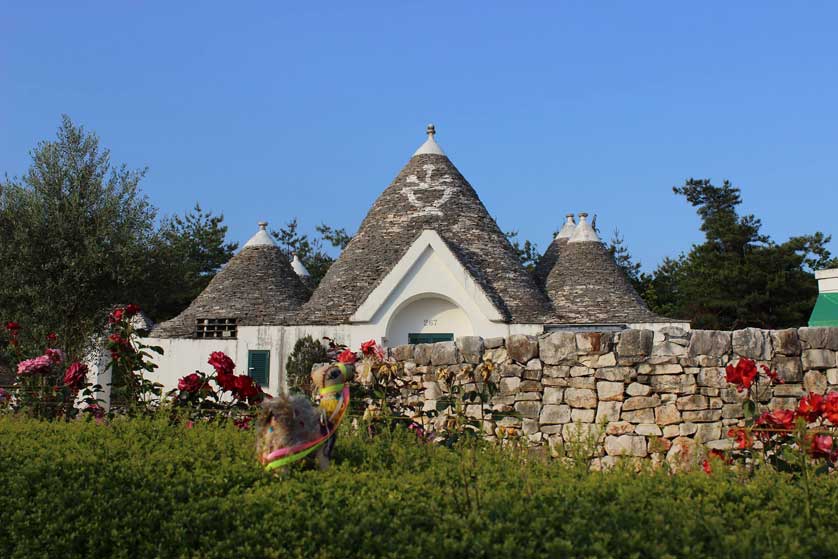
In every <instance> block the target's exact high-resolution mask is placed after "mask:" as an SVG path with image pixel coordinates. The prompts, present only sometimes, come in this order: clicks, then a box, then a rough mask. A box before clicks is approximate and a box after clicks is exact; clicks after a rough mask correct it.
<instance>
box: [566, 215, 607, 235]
mask: <svg viewBox="0 0 838 559" xmlns="http://www.w3.org/2000/svg"><path fill="white" fill-rule="evenodd" d="M586 241H596V242H599V235H597V234H596V231H594V228H593V227H592V226H591V224H590V223H588V214H587V213H586V212H580V213H579V225H577V226H576V229H574V230H573V235H571V237H570V240H569V241H568V242H570V243H583V242H586Z"/></svg>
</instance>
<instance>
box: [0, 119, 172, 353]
mask: <svg viewBox="0 0 838 559" xmlns="http://www.w3.org/2000/svg"><path fill="white" fill-rule="evenodd" d="M31 156H32V165H31V167H30V168H29V170H28V171H27V173H26V174H25V175H24V176H23V178H21V179H16V178H15V179H10V178H8V177H6V180H5V181H4V182H2V183H0V238H2V239H3V242H2V243H0V269H2V270H3V274H4V281H3V282H2V283H1V284H0V309H3V312H4V313H5V314H6V316H5V317H4V318H5V319H6V320H14V319H17V320H24V319H25V321H26V323H27V324H28V325H30V328H32V329H33V331H34V333H35V334H36V336H37V337H39V338H43V336H45V335H46V334H47V333H48V332H55V333H57V334H58V336H59V337H60V339H61V340H62V341H63V343H64V346H65V349H66V350H67V351H69V352H71V353H73V354H80V353H82V350H83V349H84V347H85V345H86V344H87V342H88V336H89V334H90V333H91V332H92V331H93V330H94V329H95V327H96V325H97V324H101V323H102V322H103V318H104V315H105V313H106V310H105V309H106V308H107V307H108V306H109V305H111V304H112V303H114V302H116V301H119V300H120V299H121V298H122V297H124V296H125V294H126V293H130V292H131V290H132V288H133V287H134V284H135V281H136V280H137V279H138V278H141V277H143V275H144V265H145V255H147V254H148V253H149V251H150V250H151V247H152V243H153V237H154V229H153V223H154V218H155V213H156V212H155V209H154V208H153V207H152V206H151V205H150V204H149V202H148V200H147V199H146V198H145V196H143V195H142V194H141V192H140V189H139V182H140V180H141V179H142V177H143V176H144V175H145V170H144V169H140V170H129V169H128V168H126V167H125V166H124V165H122V166H118V167H115V166H112V165H111V161H110V152H109V151H108V150H107V149H102V148H100V147H99V139H98V137H97V136H96V135H95V134H88V133H87V132H85V130H84V129H83V128H82V127H80V126H76V125H74V124H73V122H72V121H71V120H70V119H69V117H67V116H64V117H63V121H62V124H61V126H60V128H59V129H58V137H57V139H56V140H55V141H45V142H41V143H39V144H38V147H37V148H36V149H35V150H33V151H32V152H31ZM80 293H83V294H84V296H83V297H80V296H79V294H80ZM57 309H60V312H56V310H57Z"/></svg>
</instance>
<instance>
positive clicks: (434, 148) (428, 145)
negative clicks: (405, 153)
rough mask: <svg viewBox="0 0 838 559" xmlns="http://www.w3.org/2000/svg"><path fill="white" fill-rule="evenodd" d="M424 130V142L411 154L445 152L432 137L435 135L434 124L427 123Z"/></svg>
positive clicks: (438, 153) (439, 153)
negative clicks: (426, 137) (426, 134)
mask: <svg viewBox="0 0 838 559" xmlns="http://www.w3.org/2000/svg"><path fill="white" fill-rule="evenodd" d="M425 132H427V133H428V139H427V140H425V143H424V144H422V145H421V146H419V149H417V150H416V153H414V154H413V155H414V156H416V155H445V152H444V151H442V148H440V147H439V145H438V144H437V143H436V140H435V139H434V136H436V126H434V125H433V124H429V125H428V126H427V127H426V128H425Z"/></svg>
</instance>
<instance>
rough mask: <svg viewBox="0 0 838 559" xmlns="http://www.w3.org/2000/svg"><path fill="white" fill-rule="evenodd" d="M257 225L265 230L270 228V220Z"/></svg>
mask: <svg viewBox="0 0 838 559" xmlns="http://www.w3.org/2000/svg"><path fill="white" fill-rule="evenodd" d="M256 225H258V226H259V229H260V230H262V231H264V230H266V229H267V228H268V222H267V221H260V222H259V223H257V224H256Z"/></svg>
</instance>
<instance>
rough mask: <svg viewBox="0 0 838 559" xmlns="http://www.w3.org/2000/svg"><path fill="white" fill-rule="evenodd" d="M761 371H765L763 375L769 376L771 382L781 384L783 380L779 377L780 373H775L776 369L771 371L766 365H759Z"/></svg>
mask: <svg viewBox="0 0 838 559" xmlns="http://www.w3.org/2000/svg"><path fill="white" fill-rule="evenodd" d="M760 368H761V369H762V372H763V373H765V376H767V377H768V378H769V380H770V381H771V383H772V384H783V383H784V382H785V381H784V380H783V379H781V378H780V375H778V374H777V371H772V370H771V369H770V368H769V367H768V365H760Z"/></svg>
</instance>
